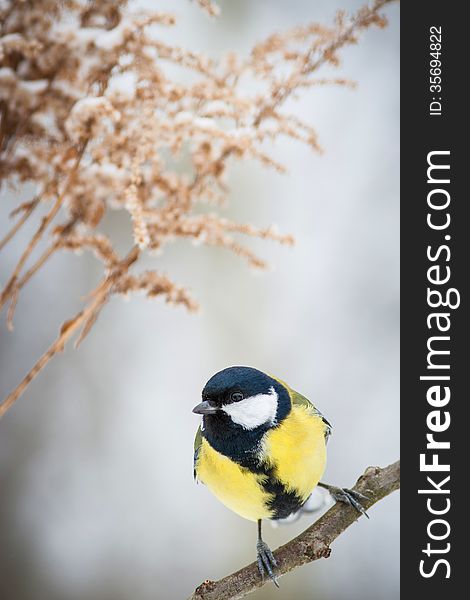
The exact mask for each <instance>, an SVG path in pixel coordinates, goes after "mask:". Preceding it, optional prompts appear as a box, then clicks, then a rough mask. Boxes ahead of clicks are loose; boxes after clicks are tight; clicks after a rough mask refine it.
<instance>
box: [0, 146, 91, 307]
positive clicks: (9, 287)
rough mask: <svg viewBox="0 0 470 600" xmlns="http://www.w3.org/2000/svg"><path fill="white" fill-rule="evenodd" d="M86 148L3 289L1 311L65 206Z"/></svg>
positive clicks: (79, 155) (80, 153)
mask: <svg viewBox="0 0 470 600" xmlns="http://www.w3.org/2000/svg"><path fill="white" fill-rule="evenodd" d="M85 148H86V143H83V144H82V145H81V147H80V148H79V149H78V151H77V155H76V158H75V162H74V164H73V166H72V168H71V170H70V171H69V173H68V175H67V179H66V181H65V184H64V188H63V190H62V192H61V193H60V194H58V195H57V198H56V201H55V202H54V205H53V206H52V208H51V210H50V211H49V212H48V213H47V215H46V216H45V217H43V218H42V220H41V223H40V225H39V227H38V229H37V230H36V233H35V234H34V235H33V237H32V238H31V241H30V242H29V244H28V246H27V248H26V249H25V251H24V252H23V254H22V255H21V257H20V259H19V261H18V263H17V265H16V267H15V269H14V271H13V274H12V275H11V277H10V279H9V281H8V283H7V284H6V286H5V288H4V289H3V291H2V294H1V295H0V309H1V308H2V307H3V305H4V304H5V303H6V302H7V300H8V298H10V297H12V296H13V295H14V293H15V288H16V282H17V280H18V277H19V275H20V273H21V270H22V269H23V267H24V265H25V263H26V261H27V260H28V258H29V256H30V254H31V252H32V251H33V250H34V247H35V246H36V244H37V243H38V242H39V240H40V239H41V237H42V235H43V233H44V231H45V230H46V229H47V227H48V226H49V224H50V223H51V222H52V221H53V219H54V217H55V216H56V214H57V213H58V212H59V210H60V207H61V206H62V204H63V201H64V198H65V195H66V194H67V192H68V190H69V187H70V185H71V183H72V182H73V179H74V177H75V175H76V173H77V170H78V167H79V165H80V161H81V159H82V156H83V154H84V152H85Z"/></svg>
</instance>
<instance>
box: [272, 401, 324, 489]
mask: <svg viewBox="0 0 470 600" xmlns="http://www.w3.org/2000/svg"><path fill="white" fill-rule="evenodd" d="M263 454H264V459H265V461H266V463H267V464H268V465H270V466H271V467H272V468H273V469H274V473H275V476H276V479H278V480H279V481H280V482H281V483H282V484H283V485H284V486H285V488H286V489H287V491H293V492H296V493H297V494H298V495H299V496H300V497H301V498H303V499H304V500H306V499H307V498H308V496H309V495H310V494H311V492H312V490H313V488H314V487H315V486H316V485H317V483H318V482H319V481H320V478H321V476H322V475H323V472H324V470H325V466H326V443H325V424H324V423H323V421H322V420H321V418H320V417H318V416H317V415H315V414H313V413H312V411H311V410H309V409H308V408H305V407H303V406H296V405H294V406H293V407H292V410H291V412H290V413H289V415H288V416H287V417H286V418H285V419H284V421H282V423H281V424H280V426H279V427H275V428H274V429H271V430H270V431H269V432H268V433H267V434H266V436H265V440H264V453H263Z"/></svg>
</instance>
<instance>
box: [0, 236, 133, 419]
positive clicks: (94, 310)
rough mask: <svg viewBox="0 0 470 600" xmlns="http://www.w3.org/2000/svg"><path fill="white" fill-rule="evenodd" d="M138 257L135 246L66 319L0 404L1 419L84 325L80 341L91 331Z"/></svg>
mask: <svg viewBox="0 0 470 600" xmlns="http://www.w3.org/2000/svg"><path fill="white" fill-rule="evenodd" d="M138 257H139V249H138V248H137V247H136V246H134V247H133V248H132V250H131V251H130V252H129V254H128V255H127V256H126V257H125V258H124V259H123V260H122V261H121V262H120V263H118V265H117V266H116V268H115V269H113V270H112V272H111V273H110V274H109V275H108V276H107V277H105V278H104V279H103V280H102V281H101V283H100V284H99V285H98V287H97V288H96V289H95V290H94V292H93V293H92V295H91V300H90V302H89V304H88V305H87V306H86V307H85V308H84V309H83V310H81V311H80V312H79V313H77V314H76V315H75V317H73V318H72V319H70V320H69V321H66V322H65V323H64V324H63V325H62V327H61V329H60V333H59V335H58V337H57V339H56V340H55V341H54V342H53V344H52V345H51V346H50V347H49V348H48V350H47V351H46V352H45V353H44V354H43V355H42V356H41V358H40V359H39V360H38V361H37V362H36V364H35V365H34V366H33V367H32V369H31V370H30V371H29V373H28V374H27V375H26V376H25V377H24V378H23V380H22V381H21V382H20V383H19V384H18V385H17V386H16V388H15V389H14V390H13V391H12V392H10V394H8V396H7V397H6V398H5V400H4V401H3V402H2V404H0V419H1V418H2V417H3V415H4V414H5V413H6V412H7V410H8V409H9V408H11V407H12V406H13V404H14V403H15V402H16V400H18V398H19V397H20V396H21V394H22V393H23V392H24V390H25V389H26V388H27V387H28V385H29V384H30V383H31V381H32V380H33V379H34V378H35V377H36V375H37V374H38V373H39V372H40V371H42V369H44V367H45V366H46V365H47V363H48V362H49V361H50V360H51V358H52V357H53V356H55V355H56V354H57V353H58V352H61V351H62V350H63V349H64V346H65V344H66V343H67V342H68V341H69V340H70V338H71V337H72V336H73V334H74V333H76V332H77V331H78V330H79V329H80V328H81V327H83V330H82V334H81V335H80V337H79V340H78V341H79V342H81V341H82V339H83V337H84V336H85V335H86V334H87V333H88V331H89V325H88V323H89V322H94V321H95V320H96V318H97V316H98V313H99V311H100V310H101V308H102V307H103V305H104V304H105V303H106V302H107V300H108V297H109V294H110V293H111V291H112V287H113V285H114V283H115V282H116V279H117V278H118V277H119V276H120V275H122V273H123V272H125V271H127V270H128V269H129V267H130V266H131V265H132V264H133V263H134V262H135V261H136V260H137V259H138Z"/></svg>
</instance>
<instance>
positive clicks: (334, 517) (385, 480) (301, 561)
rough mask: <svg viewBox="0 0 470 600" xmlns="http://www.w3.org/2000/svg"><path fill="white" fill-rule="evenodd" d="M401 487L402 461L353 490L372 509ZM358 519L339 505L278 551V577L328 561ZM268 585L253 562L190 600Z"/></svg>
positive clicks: (226, 599) (230, 598) (218, 599)
mask: <svg viewBox="0 0 470 600" xmlns="http://www.w3.org/2000/svg"><path fill="white" fill-rule="evenodd" d="M399 488H400V461H397V462H395V463H393V464H392V465H389V466H388V467H384V468H383V469H381V468H379V467H369V468H368V469H366V471H365V472H364V474H363V475H361V476H360V477H359V479H358V480H357V482H356V485H355V486H354V488H352V489H354V490H355V491H357V492H361V493H362V494H364V495H366V496H367V497H368V500H367V501H364V502H362V504H363V506H364V507H365V508H366V509H369V508H370V507H371V506H373V505H374V504H375V503H376V502H379V500H382V499H383V498H385V497H386V496H388V495H389V494H391V493H392V492H394V491H395V490H398V489H399ZM358 518H359V514H358V512H357V511H356V510H355V509H353V508H351V507H349V506H347V505H345V504H338V503H337V504H335V505H334V506H333V507H332V508H330V510H329V511H328V512H326V513H325V514H324V515H323V516H321V517H320V518H319V519H318V521H316V522H315V523H314V524H313V525H311V526H310V527H309V528H308V529H306V530H305V531H304V532H302V533H301V534H300V535H298V536H297V537H296V538H294V539H293V540H291V541H290V542H287V544H284V546H281V547H280V548H278V549H277V550H276V551H275V552H274V556H275V557H276V561H277V563H278V568H277V571H276V573H277V575H279V576H281V575H284V574H285V573H288V572H289V571H292V570H294V569H296V568H297V567H300V566H302V565H305V564H307V563H309V562H312V561H314V560H317V559H319V558H328V557H329V556H330V553H331V550H330V545H331V544H332V542H334V540H335V539H336V538H337V537H338V536H339V535H341V533H343V531H345V530H346V529H347V528H348V527H349V526H350V525H352V524H353V523H354V522H355V521H357V520H358ZM268 582H269V579H267V580H266V579H265V580H264V581H262V579H261V577H260V575H259V572H258V569H257V566H256V563H254V562H253V563H251V564H250V565H248V566H246V567H244V568H243V569H240V570H239V571H237V572H236V573H232V574H231V575H227V576H226V577H224V578H223V579H219V581H210V580H206V581H204V582H203V583H202V584H201V585H200V586H199V587H197V588H196V590H195V591H194V593H193V594H192V595H191V597H190V598H189V600H237V598H243V597H244V596H246V595H247V594H249V593H250V592H253V591H254V590H256V589H257V588H260V587H262V586H263V585H264V584H265V583H268Z"/></svg>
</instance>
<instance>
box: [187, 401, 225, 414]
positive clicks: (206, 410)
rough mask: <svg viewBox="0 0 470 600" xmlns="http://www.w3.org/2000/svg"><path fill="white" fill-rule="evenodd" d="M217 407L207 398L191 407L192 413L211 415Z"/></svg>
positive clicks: (216, 410)
mask: <svg viewBox="0 0 470 600" xmlns="http://www.w3.org/2000/svg"><path fill="white" fill-rule="evenodd" d="M218 410H219V409H218V408H217V407H216V406H211V405H210V404H209V402H207V400H204V402H201V403H200V404H198V405H197V406H195V407H194V408H193V413H196V414H197V415H213V414H215V413H216V412H218Z"/></svg>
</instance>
